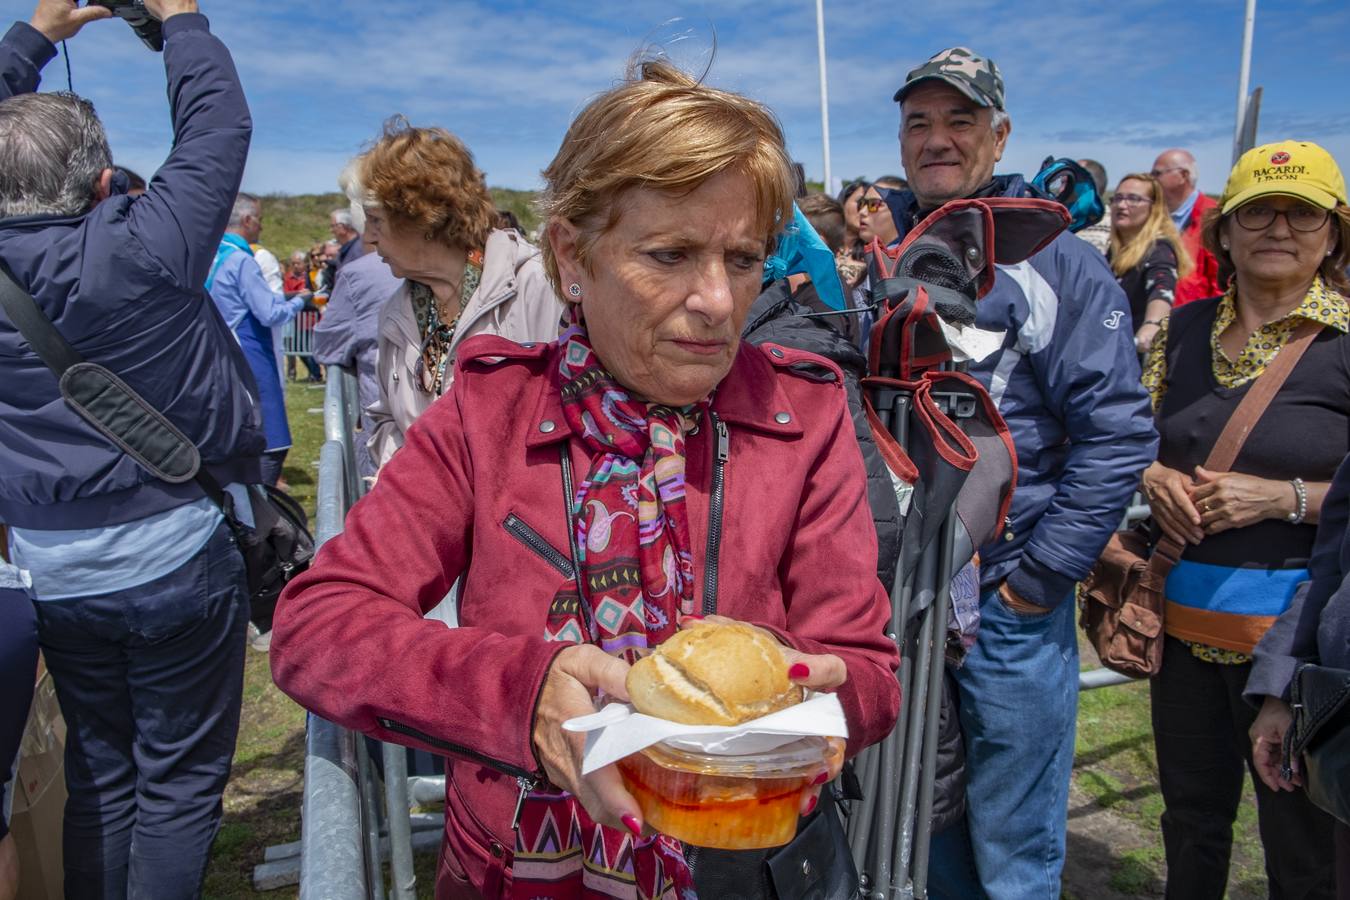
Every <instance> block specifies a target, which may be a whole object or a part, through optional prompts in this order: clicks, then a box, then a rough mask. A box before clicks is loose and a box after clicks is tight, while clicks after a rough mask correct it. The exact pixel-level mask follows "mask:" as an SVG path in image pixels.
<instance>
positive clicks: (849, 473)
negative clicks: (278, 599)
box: [272, 63, 899, 898]
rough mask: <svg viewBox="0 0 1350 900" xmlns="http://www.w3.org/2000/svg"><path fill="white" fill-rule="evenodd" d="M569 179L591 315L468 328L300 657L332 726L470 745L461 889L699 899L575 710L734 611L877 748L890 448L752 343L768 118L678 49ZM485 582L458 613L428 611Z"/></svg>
mask: <svg viewBox="0 0 1350 900" xmlns="http://www.w3.org/2000/svg"><path fill="white" fill-rule="evenodd" d="M544 175H545V179H546V181H547V192H546V194H545V211H546V213H547V218H548V223H547V241H546V242H545V265H546V267H547V269H548V273H549V276H550V278H551V279H552V280H553V281H554V283H555V285H556V286H557V287H558V288H559V293H560V295H561V296H562V297H564V298H565V299H567V300H568V301H569V306H570V308H571V317H572V322H573V325H572V327H571V328H570V329H569V330H568V331H566V332H565V333H564V334H563V336H562V337H561V338H560V339H559V340H558V341H557V342H556V343H550V344H523V345H518V344H514V343H511V342H509V341H506V340H504V339H502V338H497V337H479V338H475V339H473V340H471V341H468V342H466V343H465V344H464V346H463V348H462V349H461V351H460V353H459V358H458V360H457V361H456V368H457V371H456V375H455V379H454V383H453V387H452V389H451V390H450V391H449V393H448V394H447V395H446V396H445V397H443V398H442V399H441V400H439V401H437V402H436V403H434V404H433V405H432V406H431V408H430V409H429V410H428V411H427V412H426V413H424V414H423V416H422V417H421V418H420V419H419V420H418V421H417V422H416V423H415V424H414V425H413V427H412V428H411V429H410V430H409V432H408V434H407V441H406V443H405V445H404V448H403V449H402V451H400V453H398V454H397V455H396V456H395V457H394V459H393V460H392V461H391V462H390V464H389V465H388V466H387V467H386V468H385V470H384V473H383V475H382V476H381V478H380V481H379V484H378V486H377V487H376V488H375V490H374V491H373V492H372V493H371V494H370V495H369V496H367V497H366V498H365V499H363V500H362V501H361V502H360V503H358V504H357V505H356V507H355V508H354V509H353V510H352V512H351V514H350V515H349V516H348V519H347V525H346V531H345V532H344V533H343V534H342V535H340V536H338V537H336V538H334V539H333V540H331V541H329V542H328V544H326V545H325V546H324V548H323V550H322V551H321V552H320V554H319V555H318V558H317V560H316V561H315V564H314V566H313V567H312V568H311V569H310V570H309V572H307V573H306V574H305V575H303V576H302V577H300V578H298V579H296V580H295V581H294V582H293V583H292V584H291V586H290V588H289V589H288V591H287V593H286V595H285V596H284V597H283V599H282V603H281V606H280V609H279V610H278V615H277V620H276V626H275V631H274V632H273V639H272V668H273V674H274V676H275V678H276V681H277V684H279V685H280V686H281V687H282V688H283V689H284V690H285V691H286V692H288V693H289V694H291V695H292V696H293V697H295V698H296V699H297V700H299V701H300V702H301V703H302V704H303V705H305V706H306V707H308V708H309V709H312V710H315V711H316V712H318V713H320V714H321V715H324V716H326V717H328V718H330V719H332V720H333V721H336V722H338V723H340V724H343V725H345V726H347V727H350V728H353V729H358V730H360V731H363V732H365V733H367V734H371V735H374V736H376V737H378V738H380V739H382V740H387V741H395V742H399V743H404V744H408V745H411V746H415V747H421V748H425V749H429V750H433V751H436V752H439V753H442V754H445V755H446V756H448V757H449V758H450V763H449V778H448V779H447V788H446V835H445V838H446V842H445V849H444V851H443V853H442V857H441V863H440V870H439V874H438V880H437V896H438V897H440V898H447V897H472V896H487V897H513V896H516V897H555V896H568V897H574V896H605V897H611V896H632V897H640V898H648V897H663V898H664V897H670V898H680V897H684V896H688V894H689V892H690V891H691V890H692V877H691V875H690V873H689V870H688V867H687V866H686V863H685V859H684V856H683V854H682V848H681V847H680V845H679V844H678V843H676V842H675V841H673V840H671V839H669V838H667V837H664V836H660V835H652V834H651V833H650V831H646V832H645V833H644V824H643V821H642V818H641V812H640V810H639V807H638V805H637V803H636V802H635V801H634V799H633V798H632V796H630V795H629V794H628V793H627V792H626V791H625V790H624V788H623V784H622V781H621V780H620V778H619V776H618V774H617V772H616V771H614V769H613V767H608V768H606V769H602V770H600V771H598V772H595V773H593V774H591V775H589V776H585V777H583V776H582V775H581V774H580V757H581V746H582V742H581V741H580V739H579V736H577V735H572V734H569V733H566V732H563V731H562V730H561V725H562V723H563V722H564V721H566V720H567V719H569V718H572V717H574V716H577V715H581V714H585V713H589V712H591V711H593V709H594V703H595V699H594V698H595V697H597V696H598V695H600V694H603V695H605V696H607V697H616V698H620V699H624V698H626V693H625V691H624V676H625V673H626V672H627V669H628V667H629V664H630V663H631V662H632V661H633V660H634V659H636V658H637V657H638V655H640V654H641V653H643V652H644V651H645V650H646V649H647V648H649V647H652V646H655V645H656V644H658V643H660V642H661V641H663V640H664V639H666V638H667V637H669V636H670V635H671V634H673V633H674V632H675V630H676V629H677V628H678V627H679V626H680V624H681V622H682V620H683V619H686V618H688V617H691V616H702V615H706V614H710V613H714V612H715V613H717V614H718V615H721V616H725V617H728V618H732V619H736V620H741V621H745V622H750V623H753V624H755V625H758V626H760V627H762V628H765V629H767V630H768V631H770V632H771V633H772V634H773V635H774V636H775V637H776V638H777V639H778V640H779V641H781V642H782V643H783V644H784V645H785V647H786V648H788V649H787V655H788V657H789V661H790V662H791V664H792V669H791V675H792V677H793V678H795V679H796V680H797V681H798V682H799V683H801V684H803V685H806V686H808V687H811V688H814V689H817V690H828V691H837V693H838V696H839V699H840V701H841V703H842V705H843V708H844V710H845V714H846V716H847V719H848V723H849V732H850V740H849V743H848V748H847V750H848V753H850V754H852V753H856V752H857V751H858V750H860V749H861V748H862V747H864V746H866V745H867V744H869V743H872V742H875V741H877V740H880V739H881V738H882V737H883V736H884V735H885V734H886V733H887V732H889V730H890V729H891V726H892V724H893V723H894V720H895V717H896V714H897V710H898V706H899V691H898V688H897V684H896V680H895V677H894V674H893V673H894V669H895V666H896V664H897V657H896V651H895V646H894V644H893V643H892V642H891V641H890V640H889V639H888V638H887V637H886V636H885V634H884V629H885V626H886V622H887V619H888V616H889V604H888V602H887V598H886V593H885V590H884V589H883V588H882V586H881V585H880V583H879V582H878V581H877V578H876V574H875V557H876V552H877V549H876V537H875V532H874V530H873V526H872V522H871V519H870V515H869V512H868V506H867V501H866V497H865V488H866V485H865V476H864V471H863V465H862V458H861V455H860V454H859V451H858V447H857V444H856V441H855V439H854V436H853V431H852V425H851V424H850V420H849V417H848V411H847V409H846V405H845V399H844V389H843V385H842V379H841V377H840V374H839V371H838V370H837V369H836V368H835V367H834V366H833V364H831V363H829V362H826V361H825V360H823V359H821V358H818V357H815V356H812V355H810V354H806V353H803V352H799V351H793V350H789V349H785V348H780V347H776V346H773V345H767V346H762V347H754V346H751V345H749V344H742V343H741V342H740V340H739V335H740V332H741V327H742V325H743V324H744V321H745V318H746V315H747V312H748V310H749V307H750V304H751V302H752V301H753V300H754V299H755V297H756V296H757V295H758V293H759V290H760V280H761V277H762V270H763V262H764V259H765V255H766V253H767V251H768V250H770V249H771V247H772V246H773V243H774V240H775V237H776V235H777V234H778V233H779V231H780V230H781V226H782V224H783V223H785V222H787V221H790V218H791V204H792V194H793V186H794V181H793V177H792V169H791V166H790V163H789V158H788V156H787V154H786V152H785V150H784V146H783V137H782V133H781V131H780V129H779V127H778V125H777V123H776V122H775V121H774V119H773V118H772V116H771V115H770V113H769V112H768V111H767V110H765V109H764V108H763V107H762V106H760V105H758V104H756V103H754V102H752V101H750V100H747V99H745V98H743V97H740V96H737V95H735V94H730V93H726V92H723V91H718V90H715V89H712V88H710V87H707V86H705V85H702V84H696V83H695V82H693V81H692V80H690V79H688V78H687V77H685V76H684V75H683V74H682V73H679V72H677V71H675V70H674V69H672V68H670V67H669V66H666V65H664V64H660V63H649V64H647V65H645V66H644V67H643V68H642V71H641V72H640V73H639V75H638V76H637V77H634V78H631V79H629V80H628V81H627V82H625V83H623V84H621V85H620V86H618V87H616V88H615V89H613V90H611V91H609V92H608V93H606V94H604V95H601V96H600V97H599V98H597V99H596V100H594V101H593V102H592V103H591V104H590V105H589V106H588V107H587V108H586V109H585V110H584V111H583V112H582V113H581V114H580V115H579V116H578V117H577V119H576V121H575V122H573V124H572V127H571V129H570V130H569V132H568V134H567V137H566V139H565V141H564V143H563V146H562V148H561V150H560V151H559V152H558V155H557V157H556V158H555V159H554V161H553V162H552V164H551V165H550V166H549V168H548V169H547V170H546V171H545V173H544ZM456 579H462V590H461V598H462V600H461V606H460V613H459V615H460V623H461V626H460V627H459V628H458V629H454V630H449V629H446V628H445V627H444V626H443V625H441V624H440V623H438V622H429V621H426V620H424V619H423V618H422V614H423V613H424V612H426V611H427V610H428V609H430V608H432V607H433V606H435V605H436V604H437V603H439V602H440V600H441V598H442V597H444V596H445V594H446V592H447V591H448V590H449V589H450V586H451V584H452V583H453V582H454V581H455V580H456ZM838 765H839V763H838V762H837V761H836V762H835V763H833V764H832V765H831V767H830V769H828V770H823V771H822V772H821V777H820V778H819V779H817V781H818V783H819V784H823V783H824V782H825V781H826V780H827V779H828V778H832V777H833V776H834V775H836V774H837V768H838ZM818 791H819V787H818V786H816V787H812V788H811V789H809V790H808V791H806V792H805V793H804V794H803V797H802V811H803V813H806V812H809V811H810V809H811V808H812V807H813V806H814V805H815V799H816V794H817V793H818ZM518 804H519V807H520V808H519V809H518ZM541 821H552V822H553V823H555V826H556V829H555V830H554V831H553V832H551V833H553V837H554V839H553V841H552V842H551V843H550V841H549V836H548V835H544V834H541V833H539V832H538V831H537V830H536V827H535V826H536V824H537V823H539V822H541ZM559 840H560V841H561V846H559V844H558V841H559ZM600 849H603V852H599V850H600ZM598 885H603V887H602V888H601V887H597V886H598Z"/></svg>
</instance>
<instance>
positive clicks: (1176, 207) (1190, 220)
mask: <svg viewBox="0 0 1350 900" xmlns="http://www.w3.org/2000/svg"><path fill="white" fill-rule="evenodd" d="M1149 174H1150V175H1152V176H1153V177H1154V178H1156V179H1158V183H1159V184H1160V185H1162V189H1163V199H1165V200H1166V201H1167V211H1168V213H1169V214H1171V216H1172V224H1174V225H1176V226H1177V231H1178V232H1180V233H1181V243H1182V245H1183V246H1184V247H1185V248H1186V252H1187V253H1189V254H1190V256H1191V259H1192V260H1194V262H1195V268H1194V269H1192V270H1191V272H1190V274H1189V275H1187V276H1186V277H1185V278H1182V279H1180V280H1179V281H1177V292H1176V300H1175V302H1174V303H1173V304H1172V306H1173V308H1176V307H1178V306H1182V305H1184V304H1186V303H1190V302H1191V301H1192V300H1203V299H1205V298H1206V297H1217V296H1218V295H1219V294H1222V293H1223V288H1222V287H1220V286H1219V261H1218V260H1217V259H1215V258H1214V254H1212V253H1210V252H1209V251H1208V250H1206V249H1205V248H1204V245H1203V243H1202V242H1201V240H1200V228H1201V225H1202V224H1203V221H1204V218H1205V213H1206V212H1208V211H1209V210H1211V209H1213V208H1214V206H1215V203H1214V200H1213V199H1211V198H1210V197H1207V196H1206V195H1205V194H1203V193H1201V192H1200V188H1199V187H1198V186H1197V184H1196V182H1197V179H1198V178H1199V169H1198V168H1197V167H1196V164H1195V157H1194V156H1193V155H1192V154H1191V152H1190V151H1189V150H1182V149H1180V148H1176V147H1173V148H1172V149H1171V150H1164V151H1163V152H1162V153H1159V154H1158V158H1157V159H1155V160H1154V161H1153V171H1152V172H1150V173H1149Z"/></svg>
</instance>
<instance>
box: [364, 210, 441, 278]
mask: <svg viewBox="0 0 1350 900" xmlns="http://www.w3.org/2000/svg"><path fill="white" fill-rule="evenodd" d="M365 210H366V230H365V231H364V232H363V235H364V241H365V245H366V247H367V248H371V247H373V248H374V249H375V251H376V252H377V253H379V254H380V259H382V260H384V261H385V264H386V265H388V266H389V268H390V270H391V271H393V273H394V275H395V277H397V278H410V277H412V276H413V274H414V272H416V271H417V269H418V265H417V263H418V259H419V258H420V256H421V253H422V251H423V250H424V249H425V248H424V246H423V245H424V244H426V241H425V240H423V238H422V235H420V234H417V233H416V231H415V230H414V229H412V228H409V227H407V226H406V225H400V224H397V223H394V222H391V221H389V217H388V215H387V214H386V213H385V212H384V210H383V209H381V208H380V207H377V206H367V207H366V208H365Z"/></svg>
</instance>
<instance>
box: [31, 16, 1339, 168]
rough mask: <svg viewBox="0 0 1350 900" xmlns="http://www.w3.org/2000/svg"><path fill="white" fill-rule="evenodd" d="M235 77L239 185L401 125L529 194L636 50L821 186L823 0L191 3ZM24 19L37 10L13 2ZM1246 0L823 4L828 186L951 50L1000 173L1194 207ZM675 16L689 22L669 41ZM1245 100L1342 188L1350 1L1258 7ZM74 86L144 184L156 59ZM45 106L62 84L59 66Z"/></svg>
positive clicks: (83, 76)
mask: <svg viewBox="0 0 1350 900" xmlns="http://www.w3.org/2000/svg"><path fill="white" fill-rule="evenodd" d="M201 2H202V7H203V11H205V12H206V13H207V14H208V15H209V16H210V17H211V19H212V23H213V28H214V30H215V31H216V33H217V34H219V35H220V36H221V37H222V38H223V39H224V40H225V41H226V43H227V44H228V45H229V46H230V48H231V50H232V51H233V52H234V54H235V58H236V60H237V62H238V65H239V69H240V72H241V77H242V78H243V81H244V86H245V88H246V90H247V92H248V96H249V101H250V104H251V107H252V110H253V116H254V137H253V148H252V153H251V157H250V162H249V168H248V172H247V174H246V177H245V182H244V185H245V188H247V189H249V190H252V191H256V192H261V193H272V192H284V193H309V192H314V191H327V190H335V189H336V188H335V178H336V175H337V172H338V171H339V170H340V169H341V167H342V164H343V163H344V162H345V161H346V159H348V158H349V157H350V156H352V155H353V154H355V153H357V152H359V151H360V150H361V149H362V148H363V146H364V145H366V144H367V143H368V142H370V141H371V140H372V139H373V138H374V137H375V136H376V135H377V134H378V133H379V129H380V125H381V123H382V122H383V121H384V120H385V119H386V118H387V117H388V116H390V115H392V114H394V113H403V114H405V115H407V116H408V117H409V118H410V119H411V120H412V121H413V122H414V123H416V124H435V125H442V126H444V127H446V128H449V129H450V130H452V131H454V132H455V133H457V134H458V135H460V137H462V138H463V139H464V140H465V142H466V143H467V144H468V145H469V147H470V148H471V149H472V150H473V152H474V155H475V157H476V159H477V161H478V164H479V166H480V167H481V168H482V169H483V170H484V171H485V172H487V175H488V180H489V182H490V183H491V184H494V185H501V186H506V187H517V188H535V187H538V186H539V178H538V173H539V170H540V169H542V168H543V167H544V166H545V165H546V164H547V163H548V161H549V160H550V159H551V158H552V156H553V153H554V152H555V151H556V149H557V146H558V143H559V141H560V140H561V137H562V135H563V133H564V132H565V130H566V128H567V124H568V122H569V121H570V120H571V118H572V116H573V115H574V114H575V113H576V112H577V111H578V110H579V109H580V107H581V106H582V105H583V104H584V103H585V101H586V100H587V99H588V98H590V97H592V96H594V95H595V94H596V93H597V92H599V91H602V90H604V89H605V88H606V87H608V86H610V85H611V84H613V83H614V81H615V80H616V79H617V78H619V77H620V76H621V75H622V73H623V69H624V65H625V62H626V60H627V59H628V58H629V57H630V56H631V55H632V54H633V53H634V52H635V51H637V50H639V49H640V48H641V47H643V46H644V45H647V44H649V43H651V42H652V41H653V40H656V41H658V42H660V43H663V44H664V45H665V46H666V47H667V49H668V51H669V53H670V55H671V56H672V58H674V59H675V60H676V61H681V62H684V63H685V64H686V66H687V67H697V68H699V69H701V68H702V67H703V66H704V64H705V63H706V61H707V59H708V56H709V49H710V47H711V44H712V40H713V34H714V32H715V34H716V41H717V50H716V54H715V58H714V59H713V64H712V69H711V73H710V75H709V80H710V81H711V82H713V83H714V84H716V85H718V86H720V87H726V88H731V89H734V90H739V91H742V92H744V93H747V94H749V95H751V96H753V97H755V98H757V99H759V100H762V101H764V102H766V103H768V104H769V105H770V106H771V107H772V108H773V109H774V110H775V112H776V113H777V115H778V116H779V118H780V119H781V120H782V122H783V124H784V127H785V129H786V132H787V136H788V142H789V145H790V149H791V151H792V153H793V155H794V157H795V158H797V159H799V160H801V161H802V162H803V163H805V165H806V168H807V172H808V173H809V174H810V176H811V177H813V178H816V179H819V178H820V177H821V174H822V171H823V165H822V158H821V139H820V112H819V81H818V74H817V64H816V32H815V5H814V3H813V2H812V0H758V2H753V3H751V2H744V0H721V2H716V3H711V2H654V0H589V2H581V3H573V2H546V3H520V2H511V0H507V2H499V3H491V4H489V3H469V2H459V0H445V2H441V0H201ZM5 6H6V7H8V8H9V9H10V10H11V15H16V16H18V15H24V16H26V15H27V14H28V12H29V11H30V10H31V7H32V3H31V0H24V2H15V0H6V2H5ZM1242 9H1243V2H1242V0H1181V2H1177V0H1172V2H1160V0H1107V2H1100V0H1098V2H1075V0H1066V2H1061V3H1058V4H1053V5H1052V4H1049V3H1043V2H1031V0H921V2H904V0H901V2H898V3H876V2H869V0H854V2H848V3H844V2H840V0H825V22H826V46H827V51H828V55H829V70H828V77H829V91H830V124H831V131H832V135H831V137H832V144H831V149H832V157H833V173H834V175H835V177H836V178H848V177H852V176H855V175H868V176H873V177H875V176H879V175H882V174H887V173H892V172H894V173H896V174H903V173H902V172H899V169H900V164H899V151H898V148H897V144H896V126H897V121H898V116H897V109H896V105H895V104H894V103H893V102H892V101H891V95H892V94H893V93H894V92H895V89H896V88H897V87H898V86H899V84H900V83H901V82H902V80H903V78H904V74H905V72H907V71H908V70H909V69H910V68H912V67H913V66H914V65H916V64H917V63H919V62H921V61H922V60H923V59H925V58H926V57H928V56H929V55H930V54H931V53H933V52H934V51H936V50H938V49H941V48H943V47H947V46H952V45H957V44H964V45H967V46H970V47H972V48H974V49H975V50H977V51H978V52H980V53H982V54H984V55H986V56H989V57H992V58H993V59H994V60H995V61H996V62H997V63H998V64H999V66H1000V67H1001V68H1002V70H1003V75H1004V79H1005V81H1006V83H1007V86H1008V109H1009V112H1010V113H1011V115H1012V120H1013V133H1012V139H1011V141H1010V144H1009V148H1008V152H1007V154H1006V155H1005V157H1004V160H1003V162H1002V164H1001V165H1000V166H999V171H1002V172H1013V171H1022V172H1028V171H1034V170H1035V169H1036V167H1037V165H1038V164H1039V162H1040V160H1041V159H1042V158H1043V157H1044V156H1045V155H1047V154H1049V153H1054V154H1055V155H1057V156H1065V155H1067V156H1075V157H1079V156H1091V157H1095V158H1097V159H1099V160H1101V161H1102V162H1103V163H1105V164H1106V166H1107V169H1108V172H1110V173H1111V180H1112V182H1113V183H1114V182H1115V181H1116V180H1117V178H1118V177H1119V176H1120V175H1121V174H1124V173H1125V172H1126V171H1129V170H1144V171H1147V169H1148V168H1149V166H1150V164H1151V163H1152V161H1153V158H1154V156H1155V155H1156V153H1157V152H1158V151H1159V150H1162V149H1164V148H1166V147H1169V146H1173V145H1178V146H1184V147H1188V148H1191V149H1192V150H1193V151H1194V152H1195V153H1196V155H1197V157H1198V158H1199V160H1200V166H1201V186H1202V187H1203V188H1205V189H1206V190H1209V191H1218V190H1220V189H1221V188H1222V186H1223V179H1224V178H1225V176H1226V174H1227V171H1228V166H1229V162H1230V156H1231V146H1232V131H1233V118H1234V110H1235V105H1236V90H1237V77H1238V63H1239V56H1240V50H1241V40H1242ZM672 19H679V21H678V22H677V23H676V24H670V23H671V20H672ZM1256 26H1257V27H1256V41H1255V47H1254V53H1253V67H1252V85H1253V86H1256V85H1262V86H1264V88H1265V96H1264V102H1263V108H1262V116H1261V128H1260V132H1259V138H1260V139H1261V140H1262V141H1266V140H1277V139H1281V138H1286V137H1296V138H1299V139H1303V140H1313V141H1317V142H1318V143H1321V144H1322V145H1323V146H1325V147H1326V148H1327V149H1328V150H1330V151H1331V152H1332V153H1333V154H1334V155H1335V156H1336V157H1337V159H1338V160H1339V161H1340V162H1341V164H1342V165H1343V166H1348V167H1350V77H1348V76H1347V72H1350V3H1348V2H1346V0H1258V9H1257V19H1256ZM70 50H71V58H72V65H73V70H74V87H75V90H76V91H77V92H79V93H82V94H84V95H85V96H88V97H89V98H90V99H92V100H93V101H94V102H95V104H96V105H97V107H98V109H99V112H100V115H101V116H102V118H103V120H104V122H105V124H106V125H107V128H108V132H109V137H110V140H111V142H112V145H113V151H114V154H115V155H116V156H117V157H118V159H119V160H120V161H122V162H125V163H126V164H127V165H130V166H132V167H133V168H136V169H138V170H142V171H143V174H147V175H148V174H149V173H150V172H152V171H153V170H154V168H155V167H156V166H157V165H158V164H159V163H160V162H162V161H163V159H164V157H165V155H166V154H167V152H168V149H169V141H170V138H171V133H170V129H169V123H168V110H167V103H166V101H165V99H164V78H163V69H162V65H161V64H160V62H159V59H158V57H156V56H155V55H154V54H152V53H150V52H149V51H147V50H145V49H144V48H143V47H142V46H141V45H140V43H139V42H138V41H136V40H135V39H134V38H133V36H132V35H131V33H130V31H129V29H127V28H126V27H125V26H123V25H122V24H121V23H118V22H106V23H104V22H101V23H96V25H95V26H93V27H90V28H88V29H86V31H85V32H84V33H83V34H81V35H80V36H79V37H78V38H76V39H75V40H74V41H72V42H71V43H70ZM46 76H47V77H46V80H45V82H44V87H45V88H46V89H58V88H64V87H65V82H66V78H65V69H64V65H63V63H62V61H61V60H60V59H58V60H56V61H55V62H54V63H53V64H52V65H50V66H49V67H48V69H47V72H46Z"/></svg>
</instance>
